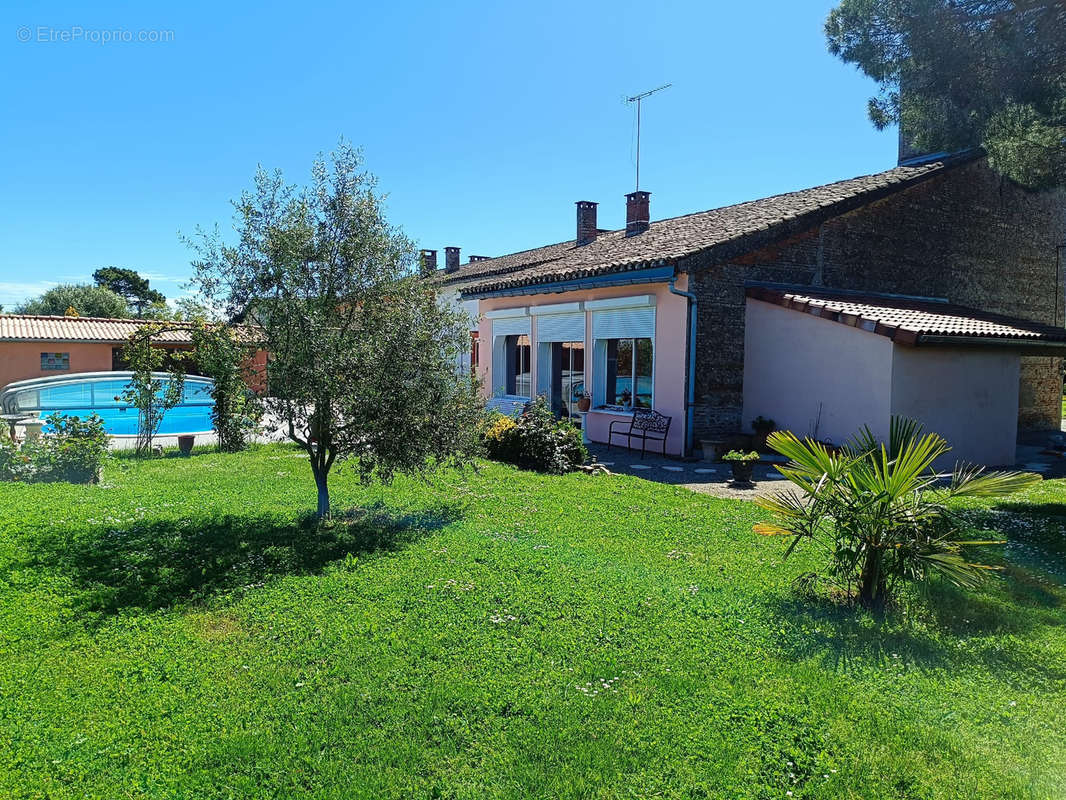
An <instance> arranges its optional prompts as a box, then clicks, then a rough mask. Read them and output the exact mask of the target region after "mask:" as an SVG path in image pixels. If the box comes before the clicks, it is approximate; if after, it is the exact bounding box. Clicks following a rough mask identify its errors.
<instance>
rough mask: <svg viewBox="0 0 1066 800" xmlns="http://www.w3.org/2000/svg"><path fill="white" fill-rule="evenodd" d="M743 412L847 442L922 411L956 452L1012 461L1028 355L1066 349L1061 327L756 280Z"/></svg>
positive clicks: (980, 460)
mask: <svg viewBox="0 0 1066 800" xmlns="http://www.w3.org/2000/svg"><path fill="white" fill-rule="evenodd" d="M746 295H747V303H746V305H747V308H746V321H745V326H744V330H745V342H744V418H745V419H746V420H752V419H754V418H755V417H758V416H762V417H765V418H770V419H773V420H774V422H775V424H776V425H777V427H778V428H783V429H788V430H791V431H793V432H794V433H796V434H797V435H799V436H809V437H811V438H814V439H818V440H820V441H828V442H833V443H837V444H839V443H842V442H845V441H847V440H848V439H849V438H850V437H851V436H853V435H854V434H855V433H856V432H857V431H858V430H860V429H861V428H862V427H864V426H868V427H869V428H870V430H871V432H872V433H873V434H874V435H875V436H877V437H878V438H880V439H882V440H886V439H887V436H888V431H889V422H890V419H891V417H892V416H904V417H911V418H914V419H917V420H918V421H919V422H921V423H922V424H923V426H924V427H925V430H927V431H935V432H937V433H939V434H940V435H942V436H943V437H944V438H945V439H947V440H948V442H949V443H950V444H951V446H952V451H951V453H950V454H949V456H947V457H946V458H945V459H944V461H945V463H944V464H943V465H942V466H948V465H950V463H952V462H955V461H963V462H969V463H975V464H985V465H1009V464H1013V463H1014V461H1015V452H1016V447H1017V436H1018V407H1019V373H1020V365H1021V358H1022V356H1023V355H1026V356H1047V357H1060V356H1062V355H1063V354H1064V353H1066V330H1063V329H1062V328H1059V327H1054V326H1050V325H1043V324H1040V323H1035V322H1030V321H1027V320H1021V319H1017V318H1014V317H1007V316H1003V315H999V314H989V313H986V312H982V311H978V310H976V309H972V308H966V307H963V306H958V305H953V304H950V303H948V302H947V301H944V300H938V299H935V298H918V297H903V296H899V295H884V294H872V293H868V292H867V293H864V292H849V291H844V290H836V289H834V290H820V289H816V288H812V287H782V286H768V285H756V286H749V287H748V288H747V291H746Z"/></svg>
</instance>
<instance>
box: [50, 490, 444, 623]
mask: <svg viewBox="0 0 1066 800" xmlns="http://www.w3.org/2000/svg"><path fill="white" fill-rule="evenodd" d="M458 518H459V512H458V511H457V509H456V508H455V507H452V506H446V505H443V506H440V507H438V508H433V509H427V510H423V511H420V512H418V513H411V514H404V515H397V514H395V513H392V512H390V511H388V510H387V509H386V508H385V507H384V506H382V505H380V504H379V505H375V506H371V507H370V508H367V509H363V510H360V511H357V512H352V513H350V514H347V515H344V516H342V517H341V518H340V519H337V520H333V521H331V522H328V523H326V524H320V523H319V522H318V520H317V519H316V518H315V517H314V515H313V514H310V515H301V516H294V517H281V516H240V515H230V516H225V517H221V518H216V517H200V518H192V517H190V518H181V519H160V520H144V521H141V522H138V523H137V524H134V525H129V526H127V527H121V528H115V527H108V526H95V527H91V528H83V529H73V530H67V531H62V532H60V533H58V534H56V535H55V536H53V537H51V538H45V539H43V540H41V541H40V542H39V543H38V546H37V549H36V552H35V554H34V556H35V558H34V560H35V562H36V564H37V565H39V566H43V567H45V568H50V569H57V570H59V571H60V572H62V573H64V574H66V575H68V576H69V577H70V578H71V580H72V582H73V584H74V586H75V589H76V590H77V600H76V604H77V606H78V607H79V609H80V610H81V611H83V612H90V613H99V614H105V615H107V614H115V613H118V612H120V611H123V610H126V609H131V610H132V609H143V610H149V609H159V608H168V607H171V606H174V605H180V604H182V603H187V602H197V601H203V600H206V599H208V598H210V597H212V596H214V595H218V594H222V593H226V592H232V591H235V590H239V589H244V588H251V587H255V586H258V585H261V584H262V583H264V582H265V581H267V580H269V579H270V578H274V577H280V576H284V575H300V574H313V573H315V572H318V571H320V570H321V569H322V568H323V567H325V566H326V565H327V564H330V563H331V562H334V561H337V560H340V559H343V558H346V557H347V556H349V555H354V556H364V555H367V554H371V553H375V552H382V551H395V550H399V549H401V548H403V547H405V546H407V545H408V544H411V543H412V542H414V541H416V540H418V539H419V538H421V537H423V536H425V535H427V534H429V533H431V532H433V531H435V530H439V529H440V528H442V527H444V526H446V525H448V524H450V523H451V522H454V521H455V520H456V519H458Z"/></svg>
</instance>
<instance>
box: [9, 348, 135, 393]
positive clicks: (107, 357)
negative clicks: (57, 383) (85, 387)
mask: <svg viewBox="0 0 1066 800" xmlns="http://www.w3.org/2000/svg"><path fill="white" fill-rule="evenodd" d="M114 346H115V345H112V344H111V343H110V342H0V389H3V388H4V387H5V386H7V385H8V384H9V383H13V382H14V381H24V380H27V379H29V378H40V377H51V376H53V375H69V374H70V373H73V372H105V371H109V370H110V369H111V348H112V347H114ZM41 353H70V369H69V370H42V369H41Z"/></svg>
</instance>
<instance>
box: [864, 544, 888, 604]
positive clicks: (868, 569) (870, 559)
mask: <svg viewBox="0 0 1066 800" xmlns="http://www.w3.org/2000/svg"><path fill="white" fill-rule="evenodd" d="M859 603H860V604H861V605H862V606H863V607H864V608H869V609H871V610H873V611H877V610H880V609H881V607H882V606H884V603H885V575H884V573H883V572H882V571H881V553H880V552H879V551H878V550H875V549H873V548H870V549H868V550H867V551H866V556H865V558H864V559H863V562H862V570H861V571H860V572H859Z"/></svg>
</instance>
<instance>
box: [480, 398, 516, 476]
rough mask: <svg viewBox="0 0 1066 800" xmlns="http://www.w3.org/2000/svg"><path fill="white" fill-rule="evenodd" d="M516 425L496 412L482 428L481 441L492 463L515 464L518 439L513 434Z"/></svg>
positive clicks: (510, 419)
mask: <svg viewBox="0 0 1066 800" xmlns="http://www.w3.org/2000/svg"><path fill="white" fill-rule="evenodd" d="M517 427H518V424H517V423H516V422H515V421H514V420H513V419H512V418H511V417H508V416H506V415H504V414H501V413H499V412H498V411H497V412H495V413H493V414H491V415H490V416H489V417H488V419H487V421H486V423H485V426H484V430H483V433H482V440H483V441H484V443H485V450H486V452H487V453H488V456H489V458H491V459H492V460H494V461H506V462H508V463H512V464H513V463H516V462H517V459H518V448H517V445H518V437H517V436H516V435H515V434H514V430H515V428H517Z"/></svg>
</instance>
